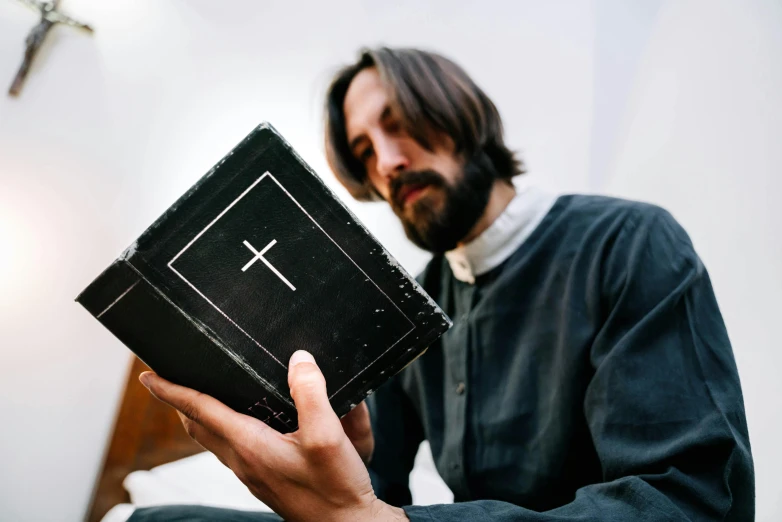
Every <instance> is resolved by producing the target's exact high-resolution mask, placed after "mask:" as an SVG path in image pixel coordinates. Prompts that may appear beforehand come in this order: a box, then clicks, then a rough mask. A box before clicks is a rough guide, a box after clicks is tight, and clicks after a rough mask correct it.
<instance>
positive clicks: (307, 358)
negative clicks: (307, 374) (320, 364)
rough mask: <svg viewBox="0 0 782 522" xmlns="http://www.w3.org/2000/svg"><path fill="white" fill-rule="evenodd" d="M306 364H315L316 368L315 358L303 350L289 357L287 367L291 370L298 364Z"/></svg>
mask: <svg viewBox="0 0 782 522" xmlns="http://www.w3.org/2000/svg"><path fill="white" fill-rule="evenodd" d="M303 362H308V363H312V364H315V365H316V366H317V363H316V362H315V358H314V357H313V356H312V355H311V354H310V353H309V352H307V351H304V350H298V351H296V352H294V353H293V355H291V360H290V362H289V363H288V366H290V367H291V368H293V367H294V366H296V365H297V364H299V363H303Z"/></svg>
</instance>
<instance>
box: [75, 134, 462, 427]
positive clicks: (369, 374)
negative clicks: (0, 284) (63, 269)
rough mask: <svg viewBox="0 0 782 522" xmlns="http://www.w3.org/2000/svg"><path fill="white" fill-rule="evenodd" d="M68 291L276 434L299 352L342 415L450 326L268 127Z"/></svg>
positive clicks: (126, 338) (133, 341)
mask: <svg viewBox="0 0 782 522" xmlns="http://www.w3.org/2000/svg"><path fill="white" fill-rule="evenodd" d="M76 300H77V301H78V302H79V303H80V304H82V305H83V306H84V307H85V308H86V309H87V310H88V311H89V312H90V313H91V314H92V315H94V316H95V317H96V318H97V319H98V321H99V322H100V323H101V324H103V325H104V326H105V327H106V328H108V329H109V330H110V331H111V332H112V333H113V334H114V335H115V336H116V337H117V338H119V339H120V340H121V341H122V342H123V343H124V344H125V345H126V346H127V347H128V348H130V349H131V350H132V351H133V352H134V353H135V354H136V355H137V356H138V357H139V358H140V359H141V360H142V361H144V362H145V363H146V364H147V365H148V366H149V367H150V368H152V369H153V370H155V371H156V372H157V373H158V374H160V375H161V376H162V377H165V378H166V379H169V380H171V381H172V382H176V383H178V384H182V385H185V386H189V387H191V388H194V389H196V390H199V391H201V392H203V393H207V394H209V395H212V396H213V397H215V398H217V399H219V400H221V401H222V402H224V403H225V404H227V405H229V406H230V407H232V408H233V409H235V410H237V411H240V412H243V413H246V414H248V415H252V416H254V417H256V418H259V419H261V420H263V421H264V422H266V423H267V424H269V425H270V426H272V427H274V428H275V429H277V430H279V431H282V432H289V431H293V430H295V429H296V427H297V417H296V409H295V407H294V405H293V401H292V399H291V397H290V394H289V390H288V383H287V374H288V370H287V365H288V359H289V358H290V356H291V355H292V354H293V352H294V351H296V350H298V349H305V350H308V351H309V352H310V353H312V354H313V355H314V356H315V359H316V360H317V362H318V365H319V366H320V368H321V370H322V371H323V373H324V375H325V377H326V383H327V389H328V394H329V399H330V401H331V404H332V406H333V407H334V410H335V411H336V413H337V414H338V415H339V416H342V415H344V414H346V413H347V412H348V411H350V409H351V408H352V407H354V406H355V405H356V404H358V403H360V402H361V401H362V400H364V398H365V397H366V396H368V395H369V394H370V393H372V391H373V390H375V389H377V387H378V386H380V385H381V384H382V383H383V382H385V381H386V380H387V379H388V378H389V377H391V376H392V375H394V374H395V373H396V372H398V371H399V370H400V369H402V368H404V367H405V366H406V365H407V364H408V363H410V362H411V361H412V360H413V359H415V358H416V357H417V356H418V355H420V354H421V353H422V352H423V351H424V350H426V348H427V347H428V346H429V345H430V344H432V343H433V342H434V341H435V340H436V339H437V338H438V337H439V336H440V335H442V334H443V333H444V332H445V331H446V330H447V329H448V328H449V327H450V326H451V321H450V319H448V317H447V316H446V315H445V314H444V313H443V311H442V310H441V309H440V308H439V307H438V306H437V304H436V303H435V302H434V301H433V300H432V299H431V298H430V297H429V296H428V295H427V294H426V292H424V290H423V289H422V288H421V286H420V285H419V284H418V283H417V282H416V281H415V279H414V278H412V277H411V276H410V275H409V274H408V273H407V272H405V270H404V269H403V268H402V267H401V266H400V265H399V264H398V263H397V262H396V261H395V260H394V259H393V257H392V256H391V255H390V254H389V253H388V252H387V251H386V250H385V249H384V248H383V246H382V245H381V244H380V243H379V242H378V241H377V240H376V239H375V238H374V237H373V236H372V234H370V233H369V231H367V230H366V228H364V226H363V225H362V224H361V223H360V222H359V221H358V220H357V219H356V217H355V216H354V215H353V214H352V213H351V212H350V211H349V210H348V209H347V208H346V207H345V206H344V205H343V204H342V203H341V202H340V201H339V199H338V198H337V197H336V196H335V195H334V194H333V193H332V192H331V190H330V189H329V188H328V187H327V186H326V185H325V184H324V183H323V182H322V181H321V179H320V178H319V177H318V176H317V175H316V174H315V173H314V172H313V171H312V169H310V168H309V167H308V166H307V165H306V164H305V163H304V161H303V160H302V159H301V158H300V157H299V156H298V155H297V154H296V152H295V151H294V150H293V149H292V148H291V146H290V145H289V144H288V143H287V142H286V141H285V140H284V139H283V138H282V136H280V135H279V133H278V132H277V131H276V130H275V129H274V128H273V127H272V126H271V125H269V124H268V123H264V124H261V125H260V126H258V127H257V128H256V129H254V130H253V131H252V132H251V133H250V134H249V135H248V136H247V137H246V138H245V139H244V140H243V141H242V142H241V143H240V144H239V145H237V146H236V147H235V148H234V149H233V150H232V151H231V152H229V153H228V155H227V156H225V157H224V158H223V159H222V160H221V161H220V162H219V163H218V164H217V165H216V166H215V167H214V168H212V170H210V171H209V172H208V173H207V174H206V175H204V176H203V177H202V178H201V179H200V180H199V181H198V182H197V183H196V184H195V185H194V186H193V187H192V188H191V189H190V190H189V191H188V192H187V193H185V194H184V195H183V196H182V197H181V198H180V199H179V200H178V201H177V202H176V203H174V204H173V205H172V206H171V207H170V208H169V209H168V210H167V211H166V212H165V213H164V214H163V215H162V216H161V217H160V218H159V219H158V220H157V221H156V222H155V223H154V224H152V226H150V227H149V228H148V229H147V230H146V231H145V232H144V233H143V234H142V235H141V236H140V237H139V238H138V240H137V241H136V242H135V243H134V244H133V245H131V246H130V247H129V248H128V249H127V250H126V251H125V252H124V253H122V255H121V256H120V257H119V258H118V259H117V260H116V261H115V262H114V263H112V264H111V265H110V266H109V267H108V268H107V269H106V270H105V271H104V272H103V273H102V274H100V275H99V276H98V277H97V278H96V279H95V280H94V281H93V282H92V283H91V284H90V285H89V286H88V287H87V288H86V289H85V290H84V291H83V292H82V293H81V294H80V295H79V296H78V297H77V299H76Z"/></svg>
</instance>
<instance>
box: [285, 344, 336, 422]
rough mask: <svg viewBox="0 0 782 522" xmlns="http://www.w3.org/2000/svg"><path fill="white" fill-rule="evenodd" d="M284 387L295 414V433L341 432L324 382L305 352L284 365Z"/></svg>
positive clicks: (294, 356)
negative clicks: (296, 426)
mask: <svg viewBox="0 0 782 522" xmlns="http://www.w3.org/2000/svg"><path fill="white" fill-rule="evenodd" d="M288 385H289V386H290V388H291V397H293V402H294V404H295V405H296V410H298V414H299V429H300V430H302V431H303V432H309V433H317V432H323V430H326V429H329V428H332V429H333V428H334V427H335V426H336V427H338V428H339V430H340V431H342V428H341V426H340V424H339V418H338V417H337V414H336V413H334V410H333V409H332V407H331V404H330V403H329V398H328V394H327V392H326V379H325V378H324V377H323V374H322V373H321V371H320V368H318V365H317V364H316V363H315V359H314V358H313V357H312V355H310V354H309V353H308V352H305V351H304V350H299V351H297V352H295V353H294V354H293V355H292V356H291V359H290V363H289V365H288Z"/></svg>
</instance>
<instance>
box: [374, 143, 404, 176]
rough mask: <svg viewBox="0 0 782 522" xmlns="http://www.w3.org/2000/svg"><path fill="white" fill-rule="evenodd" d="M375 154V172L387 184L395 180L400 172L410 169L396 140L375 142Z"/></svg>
mask: <svg viewBox="0 0 782 522" xmlns="http://www.w3.org/2000/svg"><path fill="white" fill-rule="evenodd" d="M375 154H376V155H377V172H378V174H380V175H381V176H382V177H383V178H384V179H385V180H386V181H387V182H388V181H391V180H392V179H393V178H395V177H396V176H397V175H398V174H399V173H400V172H403V171H405V170H407V169H408V168H410V159H409V158H408V157H407V154H405V152H404V150H403V148H402V147H401V144H400V143H399V142H398V141H397V140H394V139H382V140H377V141H376V142H375Z"/></svg>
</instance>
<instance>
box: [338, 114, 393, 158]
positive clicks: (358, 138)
mask: <svg viewBox="0 0 782 522" xmlns="http://www.w3.org/2000/svg"><path fill="white" fill-rule="evenodd" d="M389 116H391V107H390V106H388V105H386V106H385V107H384V108H383V112H381V113H380V121H383V120H385V119H386V118H388V117H389ZM365 139H367V137H366V135H365V134H359V135H358V136H356V137H355V138H353V139H352V140H350V143H349V144H348V147H349V148H350V150H351V152H352V151H354V149H355V148H356V147H357V146H358V145H359V144H360V143H361V142H362V141H363V140H365Z"/></svg>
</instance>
